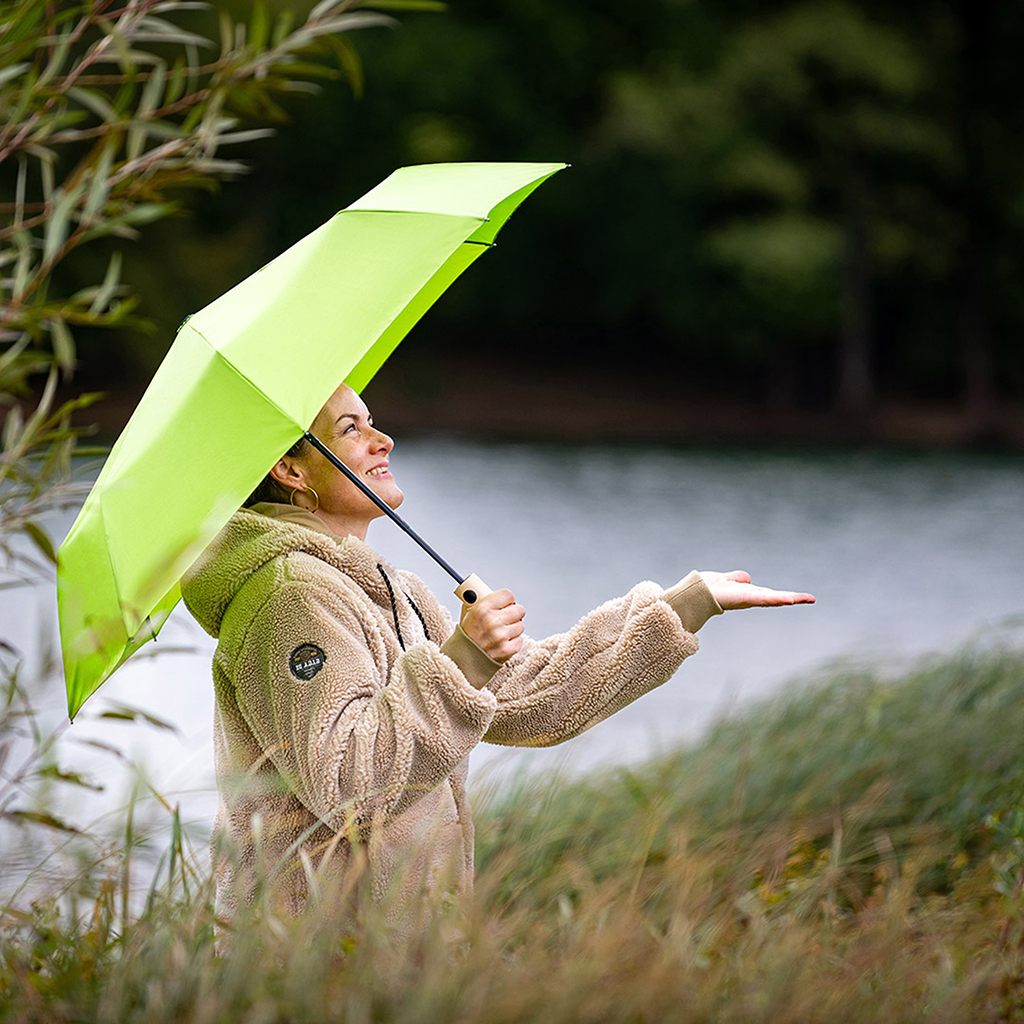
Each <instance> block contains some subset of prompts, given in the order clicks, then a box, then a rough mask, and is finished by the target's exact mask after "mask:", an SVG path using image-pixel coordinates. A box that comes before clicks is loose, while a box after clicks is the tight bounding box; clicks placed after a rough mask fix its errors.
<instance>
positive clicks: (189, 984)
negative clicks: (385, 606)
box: [0, 649, 1024, 1024]
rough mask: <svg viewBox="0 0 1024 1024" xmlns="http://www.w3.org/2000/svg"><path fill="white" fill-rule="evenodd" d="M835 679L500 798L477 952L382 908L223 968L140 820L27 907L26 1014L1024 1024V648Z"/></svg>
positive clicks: (236, 943)
mask: <svg viewBox="0 0 1024 1024" xmlns="http://www.w3.org/2000/svg"><path fill="white" fill-rule="evenodd" d="M826 676H827V677H826V678H822V679H820V680H819V681H818V682H817V683H816V684H815V685H807V686H805V687H803V688H799V689H793V690H791V691H790V692H789V693H788V694H786V695H784V696H783V697H780V698H779V699H778V700H775V701H772V702H771V703H768V704H764V705H761V706H759V707H756V708H753V709H751V710H749V711H747V712H745V713H744V714H743V715H742V716H739V717H736V718H734V719H732V720H729V721H724V722H722V723H720V724H719V725H718V726H717V727H716V728H715V729H713V730H712V731H711V732H710V733H709V734H708V735H707V736H706V737H705V738H704V739H703V740H702V741H701V742H700V743H699V744H696V745H694V746H691V747H689V748H686V749H684V750H680V751H679V752H678V753H676V754H674V755H672V756H671V757H666V758H663V759H661V760H658V761H655V762H651V763H649V764H646V765H643V766H642V767H639V768H634V769H628V770H626V769H620V770H616V771H613V772H608V773H605V774H602V775H598V776H591V777H588V778H584V779H581V780H577V781H567V780H565V779H559V780H552V781H549V782H546V783H541V782H540V781H538V780H536V779H527V780H524V781H522V782H521V783H520V784H519V785H518V786H514V787H510V788H507V789H506V790H504V791H502V792H501V793H498V794H496V795H492V796H491V797H490V798H488V799H486V800H484V801H483V803H482V806H480V807H479V808H478V815H477V817H478V868H479V870H478V883H477V893H476V897H475V899H474V900H473V901H472V903H471V904H470V905H469V906H468V907H466V908H464V916H463V917H462V918H461V919H460V927H461V928H462V936H463V938H462V940H461V941H459V942H457V943H455V944H454V945H453V943H452V942H451V941H450V938H449V939H448V940H447V941H446V940H444V939H443V938H442V934H443V933H445V930H446V928H448V927H449V925H450V923H451V922H450V921H448V920H446V919H444V917H443V915H438V919H437V921H436V922H435V924H434V926H433V927H432V928H431V929H428V931H427V932H426V933H425V934H423V935H422V936H420V937H419V939H418V940H417V941H416V942H415V943H414V944H413V946H412V947H411V948H409V949H407V950H406V951H405V952H404V953H403V955H402V956H401V957H398V956H396V955H395V952H394V949H393V948H392V946H391V936H390V934H389V931H388V927H387V925H386V922H385V921H384V920H383V919H382V918H379V917H377V916H375V915H373V914H370V915H369V916H367V917H366V918H365V919H364V920H363V921H361V922H360V924H359V925H358V926H353V927H352V928H350V929H349V930H348V931H347V932H346V933H345V934H344V935H339V934H338V933H337V932H336V931H332V930H331V929H330V928H329V927H328V926H327V925H326V924H325V923H324V922H322V921H317V920H315V919H312V918H311V919H308V920H301V921H290V920H282V919H280V918H276V917H274V915H273V914H272V913H270V912H264V913H262V914H261V915H260V916H259V917H258V918H254V919H253V920H252V921H250V922H247V923H246V924H245V926H243V927H238V928H236V929H235V931H234V933H233V938H232V946H231V952H230V953H229V954H228V955H224V956H218V955H217V953H216V950H215V945H214V929H215V924H216V922H215V920H214V914H213V911H212V909H211V888H210V882H209V879H208V877H207V875H206V869H205V864H204V859H205V858H204V856H203V855H198V856H197V854H196V853H195V851H193V850H191V849H190V848H189V843H188V841H187V837H186V836H185V832H184V830H183V829H182V827H181V822H180V821H179V820H178V819H177V817H176V815H175V813H174V811H173V809H172V808H168V809H164V810H163V813H164V815H165V825H164V835H165V839H164V843H163V851H162V854H163V856H162V861H161V866H160V868H159V870H158V871H155V872H154V871H150V872H149V877H150V879H151V881H150V883H149V886H148V888H147V889H146V891H145V893H144V894H143V895H144V898H142V899H138V898H135V899H133V898H132V895H131V893H126V892H125V888H126V884H127V883H125V882H124V880H125V879H130V878H132V877H134V876H135V875H136V874H142V873H141V872H135V871H134V869H133V866H132V863H131V861H132V859H133V858H138V857H140V856H141V855H142V852H143V851H145V850H149V851H152V850H153V849H154V846H153V839H152V833H149V834H148V835H149V837H148V838H147V840H146V842H145V843H143V842H141V841H140V840H139V837H138V828H139V826H138V825H137V822H138V819H139V815H138V814H137V813H136V815H135V821H136V824H133V825H131V827H130V828H129V827H128V826H127V823H126V820H125V819H126V818H129V817H130V816H123V818H122V829H123V836H124V838H123V840H122V841H121V842H120V844H118V845H116V848H113V849H108V850H107V853H108V856H107V857H105V858H104V859H102V860H100V859H96V858H94V859H93V860H92V861H90V860H88V859H87V858H86V859H81V860H79V861H78V862H77V867H76V871H77V874H73V873H72V872H71V871H70V870H69V871H68V873H67V877H65V878H64V880H63V882H62V884H61V886H59V887H57V886H55V885H54V883H53V879H52V877H50V878H49V881H48V883H47V885H46V886H43V887H42V888H41V889H37V891H36V892H35V894H34V897H33V899H32V900H31V901H29V902H28V904H24V903H22V904H21V905H16V903H15V902H9V903H8V904H7V905H6V906H5V907H4V909H3V916H2V931H0V1019H3V1020H17V1021H47V1022H53V1021H57V1022H63V1021H68V1022H71V1021H118V1022H121V1021H124V1022H134V1021H138V1022H149V1021H153V1022H156V1021H161V1022H164V1021H175V1020H180V1021H200V1022H201V1021H210V1022H221V1021H233V1022H234V1021H238V1022H246V1024H248V1022H253V1024H255V1022H265V1021H274V1022H277V1021H280V1022H284V1021H296V1022H299V1021H302V1022H304V1021H310V1022H312V1021H317V1022H322V1021H346V1022H352V1024H363V1022H369V1021H386V1022H392V1021H393V1022H402V1024H406V1022H408V1024H417V1022H421V1021H422V1022H424V1024H425V1022H428V1021H429V1022H435V1021H441V1020H444V1021H451V1022H455V1024H459V1022H463V1021H465V1022H470V1021H473V1022H476V1021H487V1022H488V1024H503V1022H506V1021H507V1022H509V1024H511V1022H521V1021H533V1020H536V1021H544V1022H553V1024H560V1022H563V1021H565V1022H568V1021H585V1022H590V1021H593V1022H605V1021H608V1022H620V1021H621V1022H623V1024H627V1022H629V1024H637V1022H661V1021H667V1022H673V1021H678V1022H691V1021H692V1022H697V1021H722V1022H730V1024H731V1022H736V1024H739V1022H743V1024H750V1022H769V1021H770V1022H773V1024H778V1022H789V1021H792V1022H794V1024H795V1022H801V1024H803V1022H816V1021H822V1022H824V1021H828V1022H838V1024H843V1022H847V1021H848V1022H851V1024H852V1022H857V1024H862V1022H870V1021H878V1022H882V1021H885V1022H898V1021H929V1022H943V1021H948V1022H960V1021H970V1022H981V1021H993V1022H995V1021H1022V1020H1024V900H1022V895H1021V889H1022V885H1024V810H1022V796H1021V794H1022V793H1024V652H1021V651H1014V650H993V649H988V650H980V649H971V650H966V651H963V652H961V653H960V654H958V655H956V656H954V657H951V658H946V659H941V660H940V659H936V660H932V661H928V662H924V663H921V664H919V665H917V666H916V667H914V668H913V669H912V670H910V671H908V672H907V673H906V674H905V675H904V676H903V677H901V678H899V679H895V680H893V679H886V678H884V677H883V675H882V674H881V673H880V672H877V671H872V670H870V669H864V668H849V667H836V668H834V669H832V670H830V672H828V673H826ZM157 806H159V805H157ZM25 827H26V828H28V827H29V826H28V823H25ZM132 830H134V832H133V831H132ZM133 836H134V838H133ZM29 873H30V874H31V872H29Z"/></svg>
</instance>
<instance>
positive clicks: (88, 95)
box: [67, 85, 120, 124]
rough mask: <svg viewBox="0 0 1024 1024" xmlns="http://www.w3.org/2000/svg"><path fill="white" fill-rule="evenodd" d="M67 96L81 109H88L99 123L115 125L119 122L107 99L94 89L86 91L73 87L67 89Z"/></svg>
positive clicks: (83, 88) (76, 86)
mask: <svg viewBox="0 0 1024 1024" xmlns="http://www.w3.org/2000/svg"><path fill="white" fill-rule="evenodd" d="M67 94H68V96H70V97H71V99H73V100H75V101H76V102H77V103H81V104H82V106H83V107H88V109H89V110H91V111H92V112H93V113H94V114H95V115H96V116H97V117H98V118H99V119H100V120H101V121H106V122H107V123H108V124H117V123H118V121H119V120H120V119H119V118H118V116H117V113H116V112H115V110H114V108H113V107H112V106H111V105H110V101H109V100H108V99H107V97H106V96H104V95H103V93H101V92H97V91H96V90H95V89H86V88H85V87H84V86H81V85H73V86H71V88H70V89H68V92H67Z"/></svg>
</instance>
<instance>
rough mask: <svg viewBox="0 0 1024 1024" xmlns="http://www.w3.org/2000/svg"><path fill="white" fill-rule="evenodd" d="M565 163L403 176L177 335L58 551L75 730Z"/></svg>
mask: <svg viewBox="0 0 1024 1024" xmlns="http://www.w3.org/2000/svg"><path fill="white" fill-rule="evenodd" d="M564 166H565V164H514V163H501V164H427V165H423V166H419V167H404V168H401V169H400V170H398V171H396V172H395V173H394V174H392V175H391V176H390V177H389V178H387V179H386V180H385V181H383V182H382V183H381V184H380V185H378V186H377V187H376V188H374V189H372V190H371V191H370V192H368V193H367V194H366V195H365V196H363V197H362V199H359V200H358V201H356V202H355V203H353V204H352V205H351V206H349V207H347V208H346V209H344V210H342V211H341V212H340V213H338V214H336V215H335V216H334V217H332V218H331V220H329V221H328V222H327V223H326V224H324V225H323V226H322V227H320V228H318V229H317V230H316V231H314V232H313V233H312V234H310V235H307V236H306V237H305V238H304V239H302V240H301V241H300V242H298V243H296V244H295V245H294V246H292V248H290V249H289V250H287V252H285V253H283V254H282V255H280V256H278V257H277V259H275V260H274V261H273V262H271V263H269V264H267V266H265V267H263V269H262V270H259V271H257V272H256V273H255V274H253V275H252V276H251V277H249V278H246V280H244V281H243V282H242V283H241V284H239V285H237V286H236V287H235V288H233V289H231V291H229V292H227V293H226V294H225V295H223V296H221V298H219V299H217V300H216V301H215V302H213V303H211V304H210V305H209V306H207V307H206V308H205V309H202V310H200V312H198V313H196V314H194V315H193V316H191V317H190V318H189V319H188V320H187V321H186V322H185V323H184V324H183V325H182V327H181V330H180V331H179V332H178V336H177V337H176V339H175V341H174V344H173V345H172V346H171V349H170V351H169V352H168V353H167V356H166V358H165V359H164V361H163V363H162V364H161V365H160V368H159V369H158V370H157V373H156V375H155V376H154V378H153V381H152V383H151V384H150V386H149V388H148V389H147V391H146V393H145V395H143V397H142V400H141V401H140V403H139V405H138V408H137V409H136V410H135V412H134V414H133V415H132V418H131V420H130V421H129V422H128V425H127V426H126V427H125V429H124V431H123V433H122V434H121V436H120V437H119V438H118V440H117V443H116V444H115V445H114V447H113V449H112V450H111V452H110V455H109V457H108V458H107V461H106V464H105V465H104V467H103V470H102V471H101V473H100V475H99V478H98V479H97V481H96V484H95V486H94V487H93V489H92V491H91V493H90V494H89V496H88V498H87V499H86V501H85V504H84V506H83V507H82V511H81V513H80V514H79V516H78V518H77V520H76V521H75V523H74V525H73V526H72V527H71V532H70V533H69V534H68V536H67V539H66V540H65V541H64V543H63V545H62V546H61V549H60V553H59V557H58V566H57V599H58V606H59V619H60V633H61V645H62V648H63V654H64V676H65V683H66V686H67V693H68V714H69V715H70V716H71V717H72V718H73V717H74V715H75V714H76V713H77V712H78V709H79V708H80V707H81V706H82V704H83V703H84V702H85V700H86V698H87V697H88V696H89V695H90V694H91V693H93V692H94V691H95V690H96V689H97V687H99V685H100V684H101V683H102V682H103V681H104V680H105V679H106V678H107V677H108V676H109V675H110V674H111V673H112V672H113V671H114V670H115V669H116V668H117V667H118V666H119V665H121V664H122V663H123V662H124V661H125V659H127V658H128V657H129V656H130V655H131V654H132V653H134V652H135V651H136V650H138V649H139V647H141V646H142V644H144V643H145V642H146V641H147V640H150V639H152V638H153V637H154V636H156V634H157V632H158V631H159V629H160V627H161V626H162V625H163V622H164V621H165V620H166V618H167V616H168V615H169V614H170V611H171V609H172V608H173V607H174V605H175V604H176V603H177V601H178V598H179V591H178V580H179V579H180V577H181V575H182V573H184V572H185V570H186V569H187V568H188V567H189V566H190V565H191V564H192V562H193V561H194V559H195V558H196V556H197V555H198V554H199V553H200V551H202V550H203V548H204V547H205V546H206V545H207V544H208V543H209V542H210V541H211V540H212V539H213V537H214V536H215V535H216V534H217V533H218V531H219V530H220V529H221V528H222V527H223V526H224V524H225V523H226V522H227V521H228V519H229V518H230V517H231V515H232V514H233V513H234V512H235V510H236V509H237V508H238V507H239V505H240V504H241V503H242V502H243V501H244V500H245V498H246V497H247V496H248V495H249V494H250V493H251V492H252V490H253V489H254V488H255V486H256V484H257V483H258V482H259V481H260V480H261V479H262V478H263V476H264V475H265V474H266V472H267V470H268V469H269V467H270V466H272V465H273V464H274V462H275V461H276V460H277V459H278V458H280V456H281V455H282V453H284V452H285V451H287V450H288V448H290V447H291V446H292V444H294V442H295V441H296V440H298V438H299V437H300V436H302V435H303V434H304V433H306V428H307V427H308V425H309V424H310V423H312V421H313V419H314V417H315V416H316V414H317V412H319V410H320V407H321V406H322V405H323V404H324V402H326V400H327V399H328V398H329V397H330V395H331V394H332V393H333V391H334V390H335V388H336V387H337V386H338V384H339V383H340V382H341V381H343V380H344V381H347V382H348V383H349V384H350V385H351V386H352V387H353V388H355V389H356V390H357V391H358V390H360V389H361V388H363V387H364V386H365V385H366V383H367V382H368V381H369V380H370V379H371V378H372V377H373V375H374V374H375V373H376V372H377V370H378V369H379V368H380V366H381V364H382V363H383V362H384V360H385V359H387V357H388V356H389V355H390V354H391V352H392V351H393V350H394V348H395V346H396V345H397V344H398V343H399V341H401V340H402V338H403V337H404V336H405V335H406V333H407V332H408V331H409V329H410V328H411V327H412V326H413V325H414V324H415V323H416V321H417V320H419V318H420V317H421V316H422V315H423V314H424V313H425V312H426V311H427V309H429V308H430V306H431V305H432V304H433V303H434V301H435V300H436V299H437V298H438V297H439V296H440V295H441V294H442V293H443V292H444V290H445V289H446V288H447V287H448V285H449V284H451V282H452V281H454V280H455V278H456V277H458V275H459V274H460V273H461V272H462V271H463V270H464V269H465V268H466V267H468V266H469V264H470V263H472V262H473V260H475V259H476V258H477V256H479V255H480V254H481V253H482V252H483V251H484V250H485V249H486V248H487V247H488V246H490V245H491V244H492V243H493V241H494V237H495V235H497V233H498V231H499V229H500V228H501V226H502V225H503V224H504V223H505V221H506V220H507V219H508V217H509V216H510V215H511V213H512V212H513V211H514V210H515V208H516V207H517V206H518V205H519V204H520V203H521V202H522V201H523V200H524V199H525V198H526V197H527V196H528V195H529V194H530V193H531V192H532V191H533V190H534V189H535V188H536V187H537V186H538V185H540V184H541V183H542V182H543V181H545V180H546V179H547V178H549V177H550V176H551V175H552V174H554V173H555V172H557V171H559V170H561V169H562V168H563V167H564ZM342 468H343V467H342ZM385 508H386V506H385ZM387 511H388V512H390V510H387ZM392 517H393V518H397V517H395V516H392ZM401 525H403V526H404V525H405V524H401ZM406 529H408V527H406ZM409 532H410V533H411V532H412V531H409ZM416 539H417V540H419V538H416ZM420 543H423V542H422V541H420ZM424 546H426V545H424ZM431 554H434V556H435V557H438V556H437V555H436V553H434V552H431ZM440 561H441V562H442V564H443V565H444V567H445V568H446V569H447V570H448V571H449V572H451V573H452V575H454V576H456V578H459V577H458V574H457V573H455V572H454V570H452V569H451V567H450V566H448V565H447V563H444V562H443V560H440Z"/></svg>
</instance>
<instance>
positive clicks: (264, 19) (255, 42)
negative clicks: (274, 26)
mask: <svg viewBox="0 0 1024 1024" xmlns="http://www.w3.org/2000/svg"><path fill="white" fill-rule="evenodd" d="M269 39H270V16H269V15H268V14H267V5H266V4H265V3H264V2H263V0H253V5H252V20H251V21H250V22H249V45H250V46H251V47H252V49H253V52H254V53H262V52H263V51H264V50H265V49H266V48H267V42H268V41H269Z"/></svg>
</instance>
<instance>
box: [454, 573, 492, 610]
mask: <svg viewBox="0 0 1024 1024" xmlns="http://www.w3.org/2000/svg"><path fill="white" fill-rule="evenodd" d="M490 593H491V588H490V587H489V586H487V584H486V583H484V581H483V580H482V579H480V577H479V576H477V574H476V573H475V572H474V573H470V575H469V576H467V577H466V578H465V579H464V580H463V581H462V582H461V583H460V584H459V585H458V586H457V587H456V588H455V596H456V597H457V598H458V599H459V600H460V601H461V602H462V604H463V606H464V607H463V612H465V610H466V608H468V607H469V606H470V605H472V604H476V603H477V601H479V600H480V598H481V597H486V596H487V595H488V594H490Z"/></svg>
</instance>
